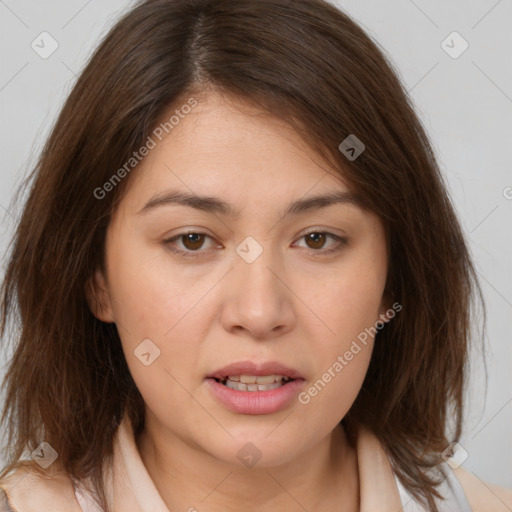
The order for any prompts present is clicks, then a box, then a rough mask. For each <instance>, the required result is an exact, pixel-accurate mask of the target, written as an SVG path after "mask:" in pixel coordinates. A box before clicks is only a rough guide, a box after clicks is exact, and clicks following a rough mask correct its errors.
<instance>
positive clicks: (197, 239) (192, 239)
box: [181, 233, 205, 251]
mask: <svg viewBox="0 0 512 512" xmlns="http://www.w3.org/2000/svg"><path fill="white" fill-rule="evenodd" d="M204 238H205V235H203V234H202V233H187V234H186V235H181V240H182V242H183V245H184V246H185V247H186V248H187V249H189V250H191V251H195V250H197V249H201V247H202V246H203V244H204Z"/></svg>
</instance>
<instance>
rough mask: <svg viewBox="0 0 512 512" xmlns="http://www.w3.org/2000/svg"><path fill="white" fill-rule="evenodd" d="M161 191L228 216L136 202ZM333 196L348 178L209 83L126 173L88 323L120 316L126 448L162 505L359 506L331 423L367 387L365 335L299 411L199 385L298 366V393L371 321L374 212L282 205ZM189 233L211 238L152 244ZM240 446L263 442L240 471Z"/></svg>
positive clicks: (378, 287)
mask: <svg viewBox="0 0 512 512" xmlns="http://www.w3.org/2000/svg"><path fill="white" fill-rule="evenodd" d="M171 189H173V190H174V189H177V190H180V191H183V192H193V193H195V194H206V195H209V196H216V197H219V198H221V199H223V200H224V201H226V202H228V203H230V204H232V205H233V207H235V208H238V209H239V210H240V216H239V217H237V218H234V217H233V218H232V217H230V216H226V215H222V214H218V213H217V214H213V213H210V212H204V211H199V210H196V209H194V208H192V207H188V206H183V205H178V204H166V205H161V206H159V207H155V208H153V209H151V210H149V211H147V212H146V213H143V214H140V213H138V212H139V211H140V210H141V209H142V208H143V207H144V205H145V204H146V203H147V201H148V200H149V199H150V198H152V197H153V196H154V195H155V194H158V193H162V192H165V191H168V190H171ZM333 191H345V192H347V191H349V189H348V187H347V186H346V184H344V182H343V180H342V179H341V177H340V175H339V173H338V174H337V173H336V172H335V171H334V170H332V169H329V168H328V165H327V164H326V163H325V162H323V161H322V160H321V159H320V157H319V156H318V155H316V154H315V153H313V152H312V150H310V149H309V148H308V147H307V146H306V144H305V143H304V142H303V141H302V140H301V139H300V138H299V137H298V135H297V134H296V133H295V132H294V131H293V130H292V129H291V128H290V127H289V126H288V125H287V124H286V123H284V122H283V121H280V120H278V119H276V118H274V117H272V116H270V115H264V114H263V113H262V112H259V111H257V110H255V109H254V107H252V106H251V105H250V104H247V103H244V102H243V101H242V100H235V99H233V98H231V99H229V100H228V99H227V98H226V97H221V96H219V95H218V94H216V93H210V94H208V95H207V96H205V97H204V98H202V99H201V101H200V102H199V105H198V106H197V107H195V108H194V109H193V110H192V112H191V113H190V114H188V115H187V116H186V117H185V118H184V119H182V120H181V121H180V123H179V124H178V125H177V126H176V127H175V128H174V129H173V130H172V132H170V134H169V135H168V136H167V137H166V138H164V139H163V141H162V142H160V143H159V144H158V145H157V147H156V148H154V149H152V150H151V151H150V153H149V155H148V156H147V157H146V158H145V159H144V160H143V161H142V162H141V163H140V164H139V166H138V167H137V169H136V171H134V172H133V174H132V175H131V176H130V183H129V186H128V187H127V192H126V195H125V196H124V197H123V199H122V201H121V203H120V205H119V208H118V209H117V210H116V213H115V215H114V216H113V218H112V221H111V224H110V225H109V228H108V232H107V239H106V272H105V274H103V273H102V272H101V271H100V270H98V271H97V272H96V274H95V276H94V278H93V280H92V289H93V293H94V296H95V300H90V304H91V308H92V309H93V312H94V313H95V314H96V316H97V317H98V318H100V319H101V320H103V321H105V322H115V323H116V324H117V327H118V331H119V334H120V337H121V341H122V345H123V350H124V352H125V355H126V358H127V362H128V365H129V368H130V371H131V374H132V375H133V378H134V381H135V383H136V384H137V386H138V388H139V390H140V392H141V394H142V396H143V398H144V400H145V403H146V427H145V430H144V432H143V433H142V435H141V436H140V437H139V438H138V439H137V445H138V448H139V451H140V454H141V457H142V459H143V461H144V463H145V465H146V467H147V469H148V472H149V474H150V476H151V477H152V479H153V480H154V482H155V485H156V487H157V489H158V491H159V492H160V494H161V496H162V498H163V500H164V501H165V503H166V504H167V506H168V507H169V508H170V509H172V510H184V511H185V510H189V509H191V507H196V508H197V509H198V510H200V511H201V512H203V511H213V512H217V511H221V510H222V511H238V510H243V509H247V506H248V504H250V506H251V508H250V510H252V511H258V512H259V511H264V510H265V511H266V510H287V511H299V510H304V509H307V510H317V511H328V510H334V509H337V510H345V511H356V510H359V505H358V500H359V482H358V474H357V459H356V454H355V450H354V448H353V447H351V446H350V445H349V444H348V442H347V439H346V436H345V433H344V430H343V429H342V428H341V427H340V426H339V425H338V424H339V421H340V420H341V419H342V418H343V416H344V415H345V414H346V412H347V411H348V410H349V408H350V406H351V404H352V403H353V401H354V400H355V398H356V396H357V394H358V392H359V389H360V387H361V385H362V382H363V379H364V376H365V374H366V371H367V368H368V365H369V360H370V356H371V351H372V348H373V339H372V338H371V337H370V338H369V341H368V344H367V346H366V347H363V349H362V350H361V351H360V352H359V353H358V354H357V355H356V356H354V358H353V359H352V360H351V361H350V363H349V364H347V365H346V366H345V367H344V368H343V371H341V372H340V373H338V374H337V375H336V377H335V378H333V379H332V380H331V382H329V383H328V384H327V385H326V386H325V388H324V389H323V390H322V391H321V392H320V393H318V395H317V396H315V397H313V398H311V400H310V402H309V403H308V404H306V405H304V404H301V403H299V402H298V400H293V402H292V404H291V405H290V406H288V407H287V408H285V409H283V410H281V411H278V412H276V413H272V414H265V415H248V414H239V413H234V412H232V411H229V410H228V409H226V408H225V407H224V406H223V405H221V404H220V403H219V402H218V401H217V399H216V398H215V397H214V396H213V395H212V394H211V393H210V391H209V389H208V386H207V385H206V382H205V377H206V375H208V374H209V373H211V372H212V371H214V370H217V369H219V368H221V367H223V366H225V365H226V364H228V363H231V362H235V361H241V360H252V361H255V362H263V361H279V362H281V363H283V364H286V365H287V366H290V367H293V368H295V369H297V370H298V371H299V372H300V373H301V374H302V376H303V377H304V378H305V382H304V384H303V388H302V389H303V390H307V389H308V387H310V386H311V385H312V384H313V383H314V382H315V381H317V379H319V378H320V377H321V375H322V374H323V373H325V372H326V371H327V370H328V368H330V367H332V365H333V363H334V362H335V361H336V360H337V357H338V356H339V355H342V354H344V353H345V352H346V350H348V349H349V347H350V345H351V343H352V341H353V340H354V339H356V337H357V335H358V334H359V333H361V332H362V331H364V329H365V328H367V327H369V326H374V325H375V323H376V322H377V321H378V320H379V318H380V319H382V315H383V313H384V312H385V311H386V310H387V309H388V307H389V306H388V305H387V304H385V301H384V300H383V292H384V287H385V283H386V271H387V253H386V241H385V233H384V229H383V226H382V224H381V222H380V220H379V219H378V218H377V217H376V216H374V215H373V214H371V213H370V212H368V211H365V210H363V209H361V208H359V207H358V206H356V205H353V204H336V205H331V206H328V207H324V208H317V209H315V210H311V211H308V212H305V213H302V214H298V215H289V216H287V217H284V218H281V217H280V212H281V211H283V210H284V209H285V207H286V206H287V205H288V204H289V203H291V202H293V201H296V200H298V199H303V198H304V197H311V196H314V195H320V194H324V193H331V192H333ZM189 228H190V231H193V232H196V233H206V234H207V235H208V236H209V237H211V238H208V237H205V238H204V243H203V245H202V246H201V243H200V242H196V243H195V244H194V243H190V242H188V243H187V239H186V238H178V239H175V240H174V241H173V242H169V243H168V244H167V245H166V244H165V240H168V239H170V238H172V237H175V236H176V235H178V234H183V233H184V232H186V231H187V230H188V229H189ZM310 228H315V229H310ZM308 231H312V232H317V233H325V232H327V233H333V234H335V235H339V236H343V237H345V238H346V239H347V244H346V245H342V246H340V245H339V244H338V242H337V241H336V240H335V239H332V238H330V237H329V236H326V237H325V239H322V238H321V237H320V241H317V242H314V241H310V242H309V243H308V241H307V238H306V237H305V236H304V235H305V234H306V233H307V232H308ZM248 236H251V237H253V238H254V239H255V240H256V241H257V242H258V243H259V245H260V246H261V247H262V249H263V252H262V254H261V255H260V256H259V257H258V258H257V259H256V260H255V261H254V262H252V263H247V262H246V261H244V260H243V259H242V258H241V257H240V256H239V255H238V254H237V252H236V250H235V249H236V248H237V246H238V245H239V244H240V243H241V242H242V241H243V240H244V239H245V238H246V237H248ZM200 240H201V238H200ZM322 240H323V244H322ZM185 244H187V245H185ZM169 246H172V247H174V248H175V249H178V250H179V249H181V250H182V251H187V250H188V252H189V253H190V252H193V250H194V249H195V250H196V253H195V254H199V255H198V256H197V257H186V256H183V255H180V254H176V253H173V252H172V251H171V250H170V248H169ZM335 247H340V250H338V251H335V252H333V253H330V254H325V251H326V250H327V249H330V248H335ZM197 251H199V252H197ZM96 301H97V302H96ZM144 339H151V340H152V342H153V343H154V344H155V345H157V346H158V347H159V349H160V351H161V354H160V357H158V358H157V359H156V360H155V361H154V362H153V363H152V364H151V365H150V366H144V365H143V364H141V362H140V361H139V360H138V359H137V357H135V356H134V350H135V349H136V347H137V346H138V345H139V344H140V343H141V342H142V340H144ZM248 442H251V443H253V444H254V445H255V446H256V447H257V448H258V450H259V451H260V452H261V454H262V458H261V460H260V461H259V462H258V463H257V464H256V466H254V467H252V468H247V467H245V466H244V464H243V463H242V462H241V461H240V460H239V459H238V457H237V453H238V451H239V450H240V449H241V448H242V447H243V446H244V445H245V444H246V443H248Z"/></svg>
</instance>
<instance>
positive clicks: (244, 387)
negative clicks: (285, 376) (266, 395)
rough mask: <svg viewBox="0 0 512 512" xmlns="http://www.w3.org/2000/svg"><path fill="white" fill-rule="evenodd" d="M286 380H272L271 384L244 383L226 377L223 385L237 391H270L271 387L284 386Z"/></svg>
mask: <svg viewBox="0 0 512 512" xmlns="http://www.w3.org/2000/svg"><path fill="white" fill-rule="evenodd" d="M286 382H287V381H285V380H279V381H277V382H276V381H274V382H273V383H272V384H244V383H242V382H233V381H232V380H231V379H227V380H226V382H225V383H224V384H225V386H227V387H228V388H231V389H235V390H237V391H271V390H272V389H277V388H280V387H281V386H284V385H285V384H286Z"/></svg>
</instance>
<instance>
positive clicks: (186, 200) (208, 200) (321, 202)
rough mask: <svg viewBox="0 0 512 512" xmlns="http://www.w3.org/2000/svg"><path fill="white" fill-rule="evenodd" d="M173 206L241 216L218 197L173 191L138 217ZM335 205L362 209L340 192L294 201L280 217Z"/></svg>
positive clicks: (350, 196)
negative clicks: (162, 207) (163, 207)
mask: <svg viewBox="0 0 512 512" xmlns="http://www.w3.org/2000/svg"><path fill="white" fill-rule="evenodd" d="M171 204H178V205H181V206H188V207H190V208H195V209H196V210H200V211H204V212H207V213H212V214H220V215H225V216H229V217H234V218H236V217H239V216H240V214H241V211H240V209H238V208H235V207H234V206H233V205H231V204H229V203H227V202H226V201H223V200H222V199H220V198H218V197H213V196H204V195H197V194H192V193H186V192H181V191H178V190H171V191H168V192H163V193H161V194H156V195H155V196H153V197H152V198H151V199H149V200H148V201H147V202H146V204H145V205H144V206H143V208H142V209H141V210H139V211H138V212H137V215H145V214H147V213H149V212H151V211H153V210H155V209H156V208H158V207H161V206H166V205H171ZM335 204H348V205H352V206H356V207H357V208H361V209H362V206H361V203H360V201H359V199H358V198H357V197H356V196H355V195H354V194H352V193H350V192H343V191H340V192H332V193H329V194H323V195H318V196H313V197H308V198H305V199H299V200H297V201H294V202H292V203H290V204H289V205H288V206H287V207H286V209H285V210H284V213H283V214H282V215H280V216H281V217H285V216H287V215H298V214H301V213H305V212H308V211H311V210H317V209H320V208H326V207H327V206H332V205H335Z"/></svg>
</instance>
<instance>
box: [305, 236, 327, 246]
mask: <svg viewBox="0 0 512 512" xmlns="http://www.w3.org/2000/svg"><path fill="white" fill-rule="evenodd" d="M307 240H308V245H310V242H312V243H313V247H312V248H313V249H320V248H321V247H322V246H323V245H324V242H325V234H324V233H310V234H309V235H308V238H307ZM310 247H311V245H310Z"/></svg>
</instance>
